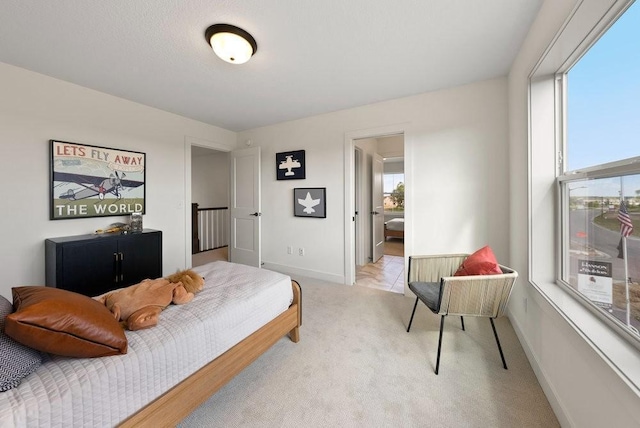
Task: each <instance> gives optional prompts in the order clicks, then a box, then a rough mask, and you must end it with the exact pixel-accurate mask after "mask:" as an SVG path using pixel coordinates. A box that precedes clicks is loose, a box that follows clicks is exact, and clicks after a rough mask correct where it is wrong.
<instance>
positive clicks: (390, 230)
mask: <svg viewBox="0 0 640 428" xmlns="http://www.w3.org/2000/svg"><path fill="white" fill-rule="evenodd" d="M387 238H401V239H404V218H394V219H391V220H389V221H387V222H385V223H384V239H385V240H386V239H387Z"/></svg>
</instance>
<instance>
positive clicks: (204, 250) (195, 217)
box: [191, 146, 229, 267]
mask: <svg viewBox="0 0 640 428" xmlns="http://www.w3.org/2000/svg"><path fill="white" fill-rule="evenodd" d="M191 203H192V207H191V209H192V215H191V225H192V242H191V248H192V251H191V252H192V254H191V266H194V267H195V266H201V265H204V264H206V263H209V262H212V261H216V260H225V261H228V260H229V253H228V249H229V152H224V151H220V150H215V149H211V148H206V147H200V146H192V147H191Z"/></svg>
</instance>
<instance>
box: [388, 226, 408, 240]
mask: <svg viewBox="0 0 640 428" xmlns="http://www.w3.org/2000/svg"><path fill="white" fill-rule="evenodd" d="M388 237H392V238H402V239H404V230H389V229H387V225H386V224H385V225H384V239H387V238H388Z"/></svg>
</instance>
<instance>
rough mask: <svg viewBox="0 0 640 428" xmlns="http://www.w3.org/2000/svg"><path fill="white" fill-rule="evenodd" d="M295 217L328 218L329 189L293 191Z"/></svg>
mask: <svg viewBox="0 0 640 428" xmlns="http://www.w3.org/2000/svg"><path fill="white" fill-rule="evenodd" d="M293 215H294V216H296V217H313V218H327V188H326V187H299V188H295V189H293Z"/></svg>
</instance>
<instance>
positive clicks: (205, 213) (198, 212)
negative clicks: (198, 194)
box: [191, 203, 229, 254]
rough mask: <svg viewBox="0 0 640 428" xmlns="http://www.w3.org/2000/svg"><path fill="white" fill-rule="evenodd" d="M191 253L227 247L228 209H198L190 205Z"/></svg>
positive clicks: (195, 205)
mask: <svg viewBox="0 0 640 428" xmlns="http://www.w3.org/2000/svg"><path fill="white" fill-rule="evenodd" d="M191 230H192V235H191V253H192V254H196V253H200V252H202V251H208V250H214V249H216V248H221V247H226V246H228V245H229V207H215V208H198V204H197V203H194V204H191Z"/></svg>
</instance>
